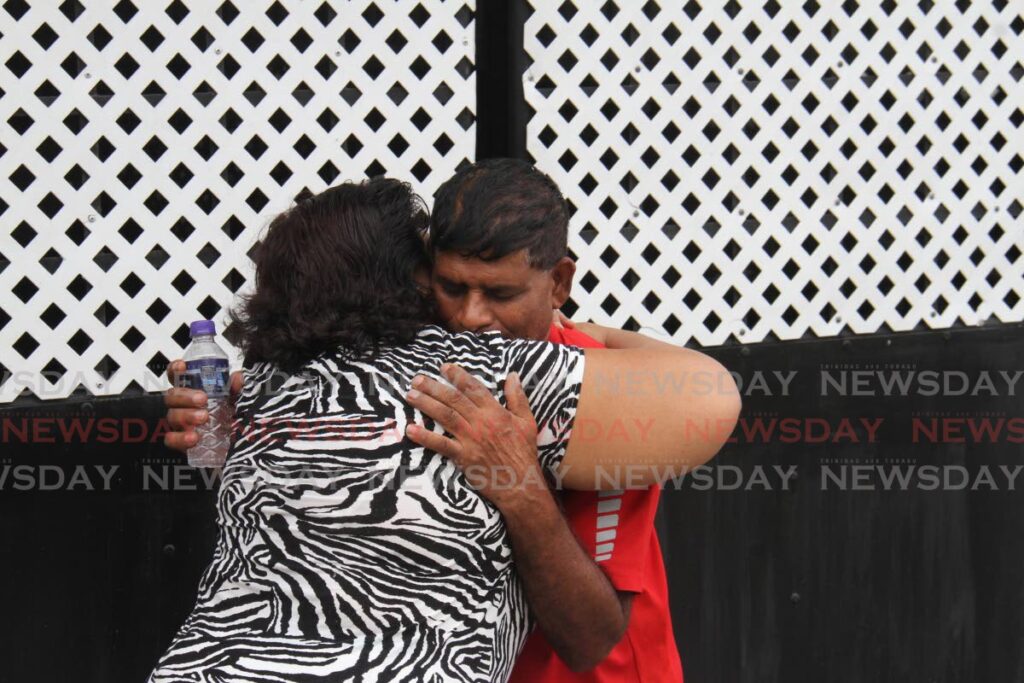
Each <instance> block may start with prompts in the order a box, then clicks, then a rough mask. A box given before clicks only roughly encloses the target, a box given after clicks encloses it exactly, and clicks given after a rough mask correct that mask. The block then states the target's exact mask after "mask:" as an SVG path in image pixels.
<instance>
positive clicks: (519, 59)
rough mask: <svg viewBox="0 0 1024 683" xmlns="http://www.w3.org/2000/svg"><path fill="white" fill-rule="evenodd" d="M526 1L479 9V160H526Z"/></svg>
mask: <svg viewBox="0 0 1024 683" xmlns="http://www.w3.org/2000/svg"><path fill="white" fill-rule="evenodd" d="M527 14H528V9H527V7H526V0H483V1H482V2H478V3H477V7H476V98H477V99H476V157H477V159H489V158H493V157H513V158H517V159H526V158H528V157H527V154H526V119H527V112H526V100H525V99H524V97H523V78H522V77H523V72H524V71H525V70H526V64H527V61H526V51H525V50H524V49H523V24H524V23H525V21H526V17H527Z"/></svg>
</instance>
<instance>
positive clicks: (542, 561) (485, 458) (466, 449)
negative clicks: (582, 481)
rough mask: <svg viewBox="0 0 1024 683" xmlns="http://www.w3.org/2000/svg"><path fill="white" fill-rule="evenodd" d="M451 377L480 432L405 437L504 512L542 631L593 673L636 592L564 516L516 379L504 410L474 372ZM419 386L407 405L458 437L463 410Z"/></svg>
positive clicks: (564, 655) (573, 662)
mask: <svg viewBox="0 0 1024 683" xmlns="http://www.w3.org/2000/svg"><path fill="white" fill-rule="evenodd" d="M449 373H456V374H458V373H462V374H461V375H460V376H459V377H458V378H457V379H456V377H455V375H452V374H448V373H446V374H448V376H449V378H450V379H456V381H455V382H454V383H455V384H456V386H459V387H466V386H469V387H472V388H471V389H469V390H468V391H466V392H465V393H464V394H463V398H464V399H465V400H466V401H472V402H473V404H474V406H475V407H476V411H475V413H474V415H475V416H474V419H473V425H474V427H475V428H474V429H472V430H469V431H468V432H467V431H466V430H459V433H460V434H462V435H463V436H462V437H460V438H458V439H454V438H448V437H446V436H443V435H441V434H437V433H435V432H430V431H427V430H426V429H423V428H422V427H419V426H416V425H410V427H409V429H408V431H407V434H408V436H409V438H410V439H412V440H413V441H414V442H416V443H418V444H420V445H421V446H424V447H425V448H429V449H431V450H434V451H437V452H438V453H441V454H442V455H445V456H446V457H448V458H450V459H452V460H454V461H455V463H456V464H457V465H459V466H460V467H462V468H463V471H464V472H465V473H466V479H467V481H468V482H469V483H470V485H472V486H474V487H475V488H476V489H477V490H478V491H479V492H480V494H481V495H483V496H484V497H486V498H487V499H488V500H490V501H491V502H492V503H493V504H494V505H495V507H497V508H498V510H499V511H500V512H501V514H502V517H503V518H504V520H505V526H506V528H507V530H508V534H509V540H510V542H511V545H512V552H513V555H514V558H515V563H516V571H517V572H518V573H519V576H520V578H521V579H522V581H523V587H524V589H525V591H526V598H527V601H528V602H529V605H530V608H531V610H532V611H533V614H534V616H535V617H536V619H537V623H538V626H539V628H540V629H541V631H542V632H543V633H544V635H545V637H547V639H548V642H550V643H551V646H552V647H553V648H554V650H555V652H556V653H557V654H558V656H559V657H560V658H561V659H562V661H563V662H565V664H566V666H568V667H569V668H570V669H572V670H573V671H586V670H588V669H592V668H593V667H594V666H596V665H597V664H598V663H599V662H600V661H601V660H602V659H604V658H605V657H606V656H607V654H608V652H610V651H611V649H612V648H613V647H614V646H615V645H616V643H618V642H619V641H620V640H621V639H622V636H623V634H624V633H625V631H626V626H627V624H628V623H629V611H630V603H631V600H632V595H631V594H629V593H623V594H619V593H617V592H616V591H615V589H614V588H613V587H612V585H611V583H609V581H608V578H607V577H606V576H605V575H604V573H602V572H601V570H600V568H599V567H598V566H597V564H595V563H594V561H593V560H592V559H591V558H590V557H589V556H588V555H587V553H586V551H585V550H584V549H583V548H582V546H580V544H579V541H578V540H577V539H576V536H575V535H573V532H572V530H571V529H570V528H569V525H568V523H567V522H566V520H565V517H563V516H562V513H561V510H560V509H559V507H558V504H557V503H556V501H555V498H554V496H553V495H552V493H551V490H550V489H549V488H548V485H547V483H546V480H545V479H544V475H543V472H542V470H541V468H540V464H539V462H538V460H537V425H536V423H535V421H534V419H533V414H532V413H531V412H530V408H529V405H528V404H527V399H526V395H525V394H524V393H523V390H522V386H521V385H520V384H519V381H518V377H517V376H515V375H511V376H510V377H509V379H508V380H507V381H506V383H505V395H506V397H507V398H508V405H509V410H506V409H505V408H503V407H502V406H501V405H500V404H499V403H498V402H497V401H496V400H495V399H494V397H493V396H491V394H490V392H489V391H487V389H486V388H484V387H483V385H481V384H480V383H479V382H478V381H477V380H476V379H474V378H472V377H470V376H469V375H468V373H465V372H464V371H462V370H460V369H459V368H451V369H449ZM415 387H416V384H415V383H414V386H413V391H411V392H410V395H409V397H408V398H409V402H410V403H411V404H412V405H413V406H414V407H416V408H418V409H419V410H421V411H422V412H423V413H424V414H426V415H428V416H430V417H431V418H433V419H434V420H436V421H437V422H438V424H441V425H442V426H443V427H445V429H446V431H447V432H448V433H449V434H454V433H455V431H454V430H452V429H449V428H448V424H446V423H447V422H448V421H449V420H451V419H454V418H455V417H456V415H457V414H458V413H456V412H455V411H453V410H452V408H451V407H449V406H446V405H444V404H442V403H440V402H438V401H437V400H435V399H434V398H432V397H430V396H428V395H426V394H423V393H420V392H418V391H416V388H415ZM498 473H501V475H500V476H499V474H498ZM509 473H511V474H509Z"/></svg>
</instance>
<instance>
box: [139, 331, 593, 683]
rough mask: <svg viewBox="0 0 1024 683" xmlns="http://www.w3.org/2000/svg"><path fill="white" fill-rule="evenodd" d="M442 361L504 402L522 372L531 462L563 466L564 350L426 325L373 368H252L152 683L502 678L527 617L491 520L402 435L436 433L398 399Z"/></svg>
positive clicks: (569, 410)
mask: <svg viewBox="0 0 1024 683" xmlns="http://www.w3.org/2000/svg"><path fill="white" fill-rule="evenodd" d="M445 362H450V363H457V364H459V365H460V366H462V367H463V368H465V369H466V370H468V371H469V372H471V373H472V374H473V375H475V376H476V377H477V378H478V379H480V380H481V381H482V382H483V383H484V384H485V385H486V386H487V387H488V388H490V389H491V390H492V391H493V392H494V393H495V395H497V396H498V397H499V399H500V400H502V402H504V394H503V387H504V380H505V377H506V376H507V375H508V373H510V372H512V371H517V372H519V373H520V376H521V378H522V383H523V386H524V388H525V390H526V392H527V396H528V398H529V403H530V407H531V409H532V410H533V411H534V414H535V417H536V419H537V423H538V425H540V426H541V427H542V429H541V434H540V436H539V437H538V441H539V444H538V445H539V449H538V450H539V453H540V458H541V462H542V465H543V466H544V467H546V468H548V469H553V468H556V467H557V466H558V465H559V463H560V462H561V459H562V457H563V456H564V454H565V445H566V443H567V440H568V434H569V431H570V429H571V426H572V421H573V418H574V416H575V412H576V404H577V400H578V398H579V391H580V381H581V379H582V376H583V366H584V362H583V355H582V352H581V351H580V350H579V349H576V348H572V347H567V346H556V345H554V344H548V343H546V342H534V341H522V340H517V341H513V340H508V339H504V338H502V337H501V336H500V335H498V334H496V333H493V334H487V335H472V334H451V333H448V332H446V331H444V330H443V329H441V328H439V327H433V326H432V327H427V328H424V329H423V330H422V331H421V332H420V334H419V335H418V336H417V338H416V339H415V340H414V341H413V342H412V343H410V344H408V345H405V346H402V347H392V348H388V349H385V350H383V351H382V352H381V353H380V354H379V355H378V356H376V357H375V358H373V359H372V360H362V361H359V360H350V359H347V357H346V354H344V353H343V352H342V351H341V350H339V352H337V353H330V354H325V355H323V356H321V357H319V358H317V359H315V360H314V361H312V362H310V363H309V364H307V365H306V367H305V368H303V370H302V371H300V372H298V373H295V374H291V375H284V374H282V373H280V372H276V371H275V369H274V368H273V367H272V366H269V365H267V364H262V365H255V366H253V367H249V368H246V372H245V385H244V389H243V394H242V396H241V397H240V398H239V402H238V405H237V408H236V422H235V427H236V430H237V436H236V440H235V442H234V444H233V445H232V448H231V451H230V453H229V456H228V460H227V462H226V464H225V467H224V470H223V474H222V481H221V487H220V491H219V494H218V502H217V513H218V522H219V536H218V540H217V545H216V549H215V552H214V557H213V560H212V562H211V563H210V566H209V567H208V568H207V570H206V572H205V574H204V575H203V578H202V581H201V583H200V586H199V595H198V598H197V602H196V606H195V608H194V610H193V611H192V613H191V615H190V616H189V617H188V619H187V620H186V621H185V623H184V625H182V627H181V629H180V630H179V632H178V634H177V636H176V637H175V639H174V641H173V643H172V644H171V646H170V648H169V649H168V651H167V652H166V653H165V654H164V655H163V657H162V658H161V659H160V662H159V664H158V666H157V668H156V670H155V671H154V672H153V674H152V676H151V678H150V680H151V681H152V683H165V682H168V681H210V682H214V681H216V682H217V683H226V682H228V681H232V682H233V681H267V682H271V681H274V682H277V681H288V682H292V681H331V682H333V681H350V680H351V681H356V680H358V681H367V682H371V681H380V682H381V683H384V682H388V683H392V682H398V681H416V682H420V681H431V682H433V681H437V682H444V683H447V682H449V681H504V680H506V679H507V677H508V675H509V672H510V671H511V668H512V664H513V661H514V659H515V657H516V655H517V654H518V652H519V649H520V647H521V646H522V643H523V640H524V638H525V636H526V633H527V630H528V623H529V616H528V611H527V606H526V603H525V599H524V596H523V591H522V588H521V586H520V584H519V581H518V578H517V577H516V574H515V571H514V568H513V565H512V556H511V550H510V547H509V542H508V538H507V535H506V531H505V527H504V525H503V523H502V520H501V516H500V515H499V513H498V511H497V510H496V509H495V508H494V507H493V506H492V505H491V504H489V503H488V502H487V501H486V500H485V499H484V498H482V497H481V496H480V495H479V494H477V493H476V492H475V491H474V490H473V489H472V488H470V487H469V486H468V484H467V482H466V480H465V478H464V477H463V475H462V473H461V472H460V471H459V470H458V469H457V468H456V467H455V466H454V465H453V464H452V463H451V462H449V461H448V460H447V459H445V458H444V457H442V456H440V455H438V454H436V453H434V452H432V451H425V450H424V449H422V448H420V447H417V446H416V445H415V444H413V443H412V442H410V441H409V440H408V439H406V438H404V432H405V427H406V425H407V424H409V423H411V422H416V423H419V424H426V425H427V426H428V427H429V428H433V429H435V430H440V428H439V427H436V426H435V425H434V424H433V423H432V421H430V420H427V421H426V422H424V418H423V416H422V415H421V414H420V413H419V412H418V411H415V410H413V409H412V408H411V407H410V406H409V405H408V404H406V403H405V401H404V395H405V393H406V392H407V391H408V389H409V386H410V381H411V380H412V378H413V377H414V376H415V375H416V374H425V375H428V376H432V377H435V378H437V377H438V373H439V368H440V366H441V364H442V363H445Z"/></svg>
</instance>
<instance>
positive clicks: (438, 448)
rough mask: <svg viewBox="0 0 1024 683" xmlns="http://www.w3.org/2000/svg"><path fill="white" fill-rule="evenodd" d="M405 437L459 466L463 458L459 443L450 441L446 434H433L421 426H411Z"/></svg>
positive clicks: (407, 428) (406, 429)
mask: <svg viewBox="0 0 1024 683" xmlns="http://www.w3.org/2000/svg"><path fill="white" fill-rule="evenodd" d="M405 435H406V436H407V437H409V440H410V441H412V442H413V443H416V444H419V445H420V446H423V447H424V448H426V449H429V450H432V451H435V452H437V453H440V454H441V455H443V456H445V457H446V458H450V459H452V460H454V461H455V462H456V464H458V462H459V460H460V459H461V457H462V447H461V446H459V442H458V441H455V440H454V439H449V438H448V437H447V436H445V435H444V434H438V433H437V432H432V431H430V430H429V429H427V428H426V427H421V426H420V425H409V426H408V427H406V428H405Z"/></svg>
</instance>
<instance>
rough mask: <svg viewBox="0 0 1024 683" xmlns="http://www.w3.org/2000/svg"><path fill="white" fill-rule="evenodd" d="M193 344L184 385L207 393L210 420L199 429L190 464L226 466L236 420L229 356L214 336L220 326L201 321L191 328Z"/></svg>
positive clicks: (186, 362)
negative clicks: (232, 403) (233, 424)
mask: <svg viewBox="0 0 1024 683" xmlns="http://www.w3.org/2000/svg"><path fill="white" fill-rule="evenodd" d="M189 333H190V335H191V337H192V343H191V344H189V345H188V348H187V349H185V367H186V370H185V374H184V375H182V376H181V382H180V384H181V386H184V387H188V388H189V389H199V390H201V391H205V392H206V395H207V397H208V398H207V403H206V408H207V411H208V412H209V415H210V417H209V419H208V420H207V421H206V423H205V424H202V425H199V427H197V428H196V433H197V434H198V436H199V441H198V442H197V443H196V445H195V446H193V447H192V448H190V449H188V464H189V465H191V466H192V467H222V466H223V465H224V459H225V458H226V457H227V454H228V446H229V445H230V442H231V422H232V420H233V418H234V415H233V414H232V410H231V404H230V401H229V400H228V392H229V390H230V379H229V372H228V354H226V353H225V352H224V350H223V349H222V348H220V346H218V345H217V342H216V341H214V335H215V334H216V333H217V326H216V325H215V324H214V322H213V321H212V320H197V321H195V322H194V323H192V324H191V325H189Z"/></svg>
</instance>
